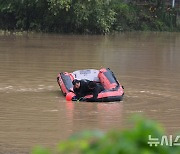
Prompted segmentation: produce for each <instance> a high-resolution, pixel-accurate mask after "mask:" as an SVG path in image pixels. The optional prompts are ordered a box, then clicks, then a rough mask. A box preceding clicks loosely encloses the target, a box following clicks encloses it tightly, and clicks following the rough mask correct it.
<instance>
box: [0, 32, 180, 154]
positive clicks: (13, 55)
mask: <svg viewBox="0 0 180 154" xmlns="http://www.w3.org/2000/svg"><path fill="white" fill-rule="evenodd" d="M179 59H180V33H150V32H149V33H141V32H136V33H122V34H116V35H110V36H86V35H83V36H79V35H48V34H23V35H21V36H19V35H1V36H0V153H28V151H30V150H31V148H32V147H33V146H35V145H42V146H45V147H55V146H56V145H57V143H58V142H59V141H62V140H64V139H67V138H68V137H69V136H70V135H71V134H73V133H75V132H79V131H81V130H87V129H88V130H102V131H108V130H111V129H121V128H126V127H128V126H129V124H128V119H129V117H130V116H131V115H132V114H133V113H141V114H144V115H145V116H147V117H149V118H151V119H154V120H157V121H158V122H160V123H161V124H162V125H163V126H164V127H165V129H166V132H167V133H169V134H174V133H175V132H177V131H180V118H179V116H180V95H179V94H180V60H179ZM102 67H109V68H111V70H112V71H113V72H114V74H115V75H116V77H117V79H118V80H119V81H120V83H121V84H122V85H124V87H125V97H124V100H123V101H122V102H115V103H84V102H79V103H77V102H75V103H72V102H66V100H65V98H64V96H62V94H61V92H60V90H59V87H58V85H57V82H56V77H57V74H58V73H59V72H64V71H67V72H72V71H74V70H79V69H87V68H94V69H100V68H102Z"/></svg>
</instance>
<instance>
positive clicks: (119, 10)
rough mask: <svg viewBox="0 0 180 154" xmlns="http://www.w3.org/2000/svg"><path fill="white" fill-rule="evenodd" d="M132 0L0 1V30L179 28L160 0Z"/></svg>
mask: <svg viewBox="0 0 180 154" xmlns="http://www.w3.org/2000/svg"><path fill="white" fill-rule="evenodd" d="M132 2H133V3H132ZM132 2H131V3H125V2H124V1H123V0H8V1H5V0H0V29H2V30H8V31H14V30H18V31H39V32H58V33H81V34H82V33H87V34H105V33H109V32H112V31H132V30H141V31H146V30H150V31H177V30H179V29H180V28H179V27H178V26H177V25H176V10H175V9H172V8H171V6H165V4H164V2H163V1H162V0H150V1H148V3H145V4H144V5H138V3H136V1H132ZM144 2H146V1H144Z"/></svg>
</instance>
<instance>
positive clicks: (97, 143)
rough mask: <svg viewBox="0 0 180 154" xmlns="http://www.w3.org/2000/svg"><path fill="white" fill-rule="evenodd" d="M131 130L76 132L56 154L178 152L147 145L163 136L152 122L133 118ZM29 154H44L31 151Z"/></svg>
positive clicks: (58, 148)
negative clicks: (151, 140)
mask: <svg viewBox="0 0 180 154" xmlns="http://www.w3.org/2000/svg"><path fill="white" fill-rule="evenodd" d="M134 122H135V124H134V127H133V128H131V129H126V130H123V131H117V130H113V131H110V132H107V133H102V132H100V131H85V132H81V133H77V134H75V135H73V136H72V137H71V138H69V139H68V140H67V141H64V142H61V143H60V144H59V145H58V147H57V151H56V153H59V154H81V153H82V154H96V153H97V154H156V153H159V154H169V153H174V154H175V153H178V152H179V151H180V148H179V147H178V146H165V145H163V146H162V145H158V146H150V145H149V144H148V135H151V136H153V137H155V138H161V137H162V136H163V135H165V133H164V130H163V129H162V127H161V126H160V125H159V124H157V123H155V122H154V121H151V120H147V119H145V118H143V117H140V116H135V117H134ZM32 154H46V153H42V149H41V151H40V152H38V151H34V152H32Z"/></svg>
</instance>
